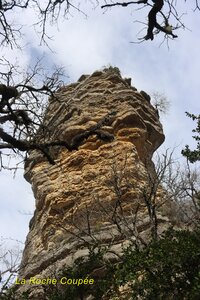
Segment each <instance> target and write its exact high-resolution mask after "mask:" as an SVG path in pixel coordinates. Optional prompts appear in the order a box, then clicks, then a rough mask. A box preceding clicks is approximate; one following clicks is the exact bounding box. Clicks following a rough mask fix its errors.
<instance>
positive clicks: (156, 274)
mask: <svg viewBox="0 0 200 300" xmlns="http://www.w3.org/2000/svg"><path fill="white" fill-rule="evenodd" d="M116 278H117V279H116V280H117V282H118V284H119V285H124V284H126V283H129V284H130V287H131V289H132V297H133V298H132V299H145V300H152V299H154V300H156V299H166V300H168V299H176V300H178V299H180V300H182V299H190V300H198V299H199V295H200V232H199V231H194V232H190V231H174V230H169V231H168V232H166V234H165V236H164V237H163V238H161V239H160V240H157V241H152V242H151V243H150V244H149V245H148V246H147V247H146V248H144V249H141V250H139V249H133V248H132V247H129V248H128V249H127V250H126V251H125V253H124V257H123V263H122V264H121V268H120V269H119V270H118V271H117V274H116Z"/></svg>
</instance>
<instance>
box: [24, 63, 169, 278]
mask: <svg viewBox="0 0 200 300" xmlns="http://www.w3.org/2000/svg"><path fill="white" fill-rule="evenodd" d="M145 95H147V94H146V93H145ZM147 98H148V97H147V96H145V97H144V92H143V93H140V92H138V91H137V89H136V88H135V87H133V86H131V85H130V79H129V80H127V79H123V78H122V77H121V75H120V72H119V70H118V69H117V68H107V69H104V70H103V71H96V72H94V73H93V74H92V75H82V76H81V77H80V79H79V80H78V82H76V83H73V84H70V85H67V86H64V87H62V88H61V89H60V90H59V91H58V92H57V98H56V99H50V100H49V105H48V108H47V111H46V114H45V116H44V122H43V125H42V126H41V128H40V129H39V131H38V136H37V137H36V138H38V139H40V140H42V141H46V142H52V141H54V140H62V141H66V142H68V143H73V142H74V139H75V138H76V137H77V135H79V134H81V133H84V132H87V130H88V129H90V128H95V126H97V124H99V125H98V126H97V127H98V128H97V129H98V133H95V132H94V134H92V135H90V136H88V137H87V138H85V139H84V140H83V141H81V144H80V146H79V147H78V148H77V149H74V150H73V151H69V150H67V149H66V147H64V146H59V145H58V146H54V147H51V149H50V152H49V153H50V155H51V157H52V158H53V160H54V161H55V164H54V165H53V164H50V163H49V161H48V159H47V158H46V157H45V156H44V155H43V154H42V153H41V152H40V151H36V150H34V151H31V152H30V153H29V157H28V159H27V161H26V164H25V178H26V179H27V180H28V181H29V182H30V183H31V185H32V189H33V192H34V196H35V201H36V202H35V203H36V209H35V213H34V216H33V218H32V220H31V221H30V231H29V233H28V236H27V239H26V244H25V249H24V253H23V259H22V263H21V269H20V277H21V278H26V279H28V278H30V277H32V276H36V275H37V276H39V277H44V276H45V277H49V276H51V274H53V272H54V274H55V273H57V272H58V271H59V270H61V269H62V268H63V267H64V266H65V265H70V264H72V263H73V261H74V260H75V259H76V258H78V257H80V256H85V255H87V254H88V248H87V245H88V244H92V243H98V244H105V245H110V246H109V247H110V249H112V253H111V252H110V259H112V258H113V257H114V256H115V254H113V253H115V252H116V253H117V255H120V253H121V252H120V251H121V246H122V245H123V244H126V243H128V241H129V240H130V239H136V231H135V230H136V229H135V228H137V234H138V235H139V234H140V237H141V239H146V238H148V235H149V234H150V229H151V224H150V219H149V216H148V209H147V207H146V204H145V201H144V199H143V194H142V191H143V188H144V186H145V184H146V183H147V181H148V178H149V177H151V178H153V176H154V175H155V174H154V165H153V163H152V160H151V159H152V155H153V153H154V151H155V150H156V149H157V148H158V147H159V146H160V145H161V143H162V142H163V141H164V135H163V131H162V126H161V124H160V122H159V118H158V115H157V111H156V109H155V108H154V107H153V106H152V105H151V103H150V98H148V99H147ZM102 120H103V121H102ZM93 126H94V127H93ZM138 211H139V213H137V212H138ZM136 213H137V218H135V217H134V216H136ZM136 219H137V220H136ZM133 220H135V221H134V222H135V223H134V222H133ZM165 222H166V218H165V217H162V215H161V214H160V215H159V216H158V224H162V223H163V224H164V223H165ZM134 225H136V226H135V227H134ZM108 256H109V254H108Z"/></svg>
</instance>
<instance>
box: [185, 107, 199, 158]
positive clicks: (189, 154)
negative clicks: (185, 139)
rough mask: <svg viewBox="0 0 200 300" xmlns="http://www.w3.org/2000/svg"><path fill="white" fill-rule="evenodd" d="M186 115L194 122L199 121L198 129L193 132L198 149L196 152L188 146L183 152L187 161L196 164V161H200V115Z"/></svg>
mask: <svg viewBox="0 0 200 300" xmlns="http://www.w3.org/2000/svg"><path fill="white" fill-rule="evenodd" d="M186 115H187V116H188V117H190V118H191V119H192V120H193V121H197V127H196V128H195V129H193V130H192V132H195V133H196V135H194V136H193V138H194V139H195V140H196V142H197V147H196V149H195V150H190V148H189V146H188V145H186V146H185V149H183V150H182V152H181V153H182V155H183V156H185V157H187V159H188V160H189V161H190V162H191V163H194V162H196V161H200V115H198V116H195V115H193V114H190V113H187V112H186Z"/></svg>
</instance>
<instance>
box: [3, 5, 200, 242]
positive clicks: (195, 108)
mask: <svg viewBox="0 0 200 300" xmlns="http://www.w3.org/2000/svg"><path fill="white" fill-rule="evenodd" d="M183 2H184V1H183ZM188 6H189V2H188ZM135 8H136V7H133V6H132V7H129V8H126V9H122V8H116V7H115V8H113V9H111V10H107V11H106V12H105V13H104V12H103V11H102V10H101V9H100V7H97V8H96V9H92V7H91V5H90V4H89V3H88V2H87V6H86V10H87V14H88V17H87V18H86V17H85V16H84V15H82V14H80V13H77V12H72V15H71V16H69V18H68V20H65V21H64V20H60V21H59V24H58V27H57V26H55V25H54V26H49V27H48V32H49V33H50V35H52V36H53V40H52V41H50V42H49V45H50V47H51V49H53V50H54V52H52V51H51V50H50V49H49V48H48V47H45V46H39V40H38V36H37V34H36V33H35V32H34V30H33V28H32V27H30V26H27V27H26V28H25V40H24V41H23V45H24V48H23V51H20V50H17V49H16V50H15V51H11V50H8V49H2V53H5V55H6V57H7V58H8V59H11V60H14V59H15V57H17V59H18V60H19V62H20V64H21V65H24V66H26V65H27V64H29V63H31V62H32V61H33V60H35V58H36V57H39V56H40V55H42V54H45V55H46V60H47V61H48V62H53V63H55V64H62V65H63V66H65V68H66V73H67V75H68V76H69V78H68V79H66V82H73V81H76V80H77V79H78V78H79V77H80V76H81V75H82V74H90V73H92V72H93V71H94V70H96V69H99V68H102V67H103V66H108V65H114V66H117V67H119V68H120V70H121V73H122V75H123V76H125V77H131V78H132V84H133V85H134V86H136V87H137V88H138V89H139V90H145V91H146V92H148V93H150V94H151V93H152V92H154V91H158V92H160V93H164V94H165V96H166V97H167V99H168V100H169V101H170V104H171V106H170V111H169V113H168V114H167V115H166V116H163V117H161V120H162V123H163V127H164V133H165V135H166V141H165V143H164V145H163V149H164V148H169V147H171V148H173V147H174V146H178V145H179V147H178V148H177V149H176V155H177V156H179V157H180V156H181V155H180V151H181V149H182V148H183V147H184V145H185V144H186V143H189V144H190V145H193V140H192V138H191V130H192V128H193V127H194V125H195V124H194V123H193V122H192V121H191V120H190V119H189V118H187V117H186V116H185V111H189V112H191V113H199V108H200V105H199V88H200V83H199V70H200V56H199V49H200V38H199V28H200V12H196V13H193V12H192V11H191V7H190V8H188V7H187V6H186V5H182V7H181V9H182V11H184V10H185V11H187V12H188V14H187V15H185V17H184V22H185V24H186V25H187V27H188V28H190V29H191V30H184V31H181V30H180V31H179V32H177V34H178V36H179V37H178V39H176V40H174V41H170V43H169V49H168V48H167V45H166V44H163V45H161V46H160V43H161V42H162V34H161V36H160V37H158V38H156V39H155V40H154V41H153V42H151V41H147V42H144V43H141V44H132V43H130V42H131V41H136V40H137V36H136V35H137V32H138V31H139V30H140V29H141V26H142V25H141V24H138V23H135V22H134V21H135V20H136V19H137V16H139V17H140V19H141V20H142V19H143V15H145V13H146V11H144V12H143V13H142V14H141V13H138V12H136V11H134V9H135ZM18 18H21V16H19V17H18ZM33 18H34V16H33V14H32V13H31V11H27V12H25V13H24V14H23V22H24V24H26V23H28V24H29V20H30V19H33ZM19 21H21V20H20V19H19ZM143 35H144V34H141V35H140V36H143ZM0 189H1V195H0V228H1V233H0V236H2V237H3V238H6V239H7V238H12V239H17V240H20V241H24V240H25V237H26V234H27V232H28V222H29V219H30V218H31V215H30V214H31V213H32V212H33V211H34V199H33V196H32V191H31V187H30V185H29V184H28V183H27V182H26V181H25V180H24V179H23V171H22V170H19V171H18V172H17V175H16V177H15V178H14V179H13V176H12V174H11V173H9V172H5V171H4V172H1V173H0Z"/></svg>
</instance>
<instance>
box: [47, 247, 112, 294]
mask: <svg viewBox="0 0 200 300" xmlns="http://www.w3.org/2000/svg"><path fill="white" fill-rule="evenodd" d="M104 252H105V250H104V249H102V248H95V249H89V256H88V258H87V259H86V258H83V257H80V258H78V259H77V260H76V261H75V262H74V265H73V267H68V268H66V269H65V270H63V271H62V272H61V273H60V274H59V278H62V277H66V278H71V279H78V278H82V279H85V278H88V279H90V278H91V279H94V284H92V285H90V284H88V285H84V284H83V285H79V286H78V285H73V284H71V285H63V286H62V287H60V286H57V287H52V286H51V287H47V290H46V295H48V299H49V300H72V299H83V297H84V295H88V294H91V295H93V296H94V297H95V299H96V300H100V299H102V296H103V294H104V293H105V292H106V291H107V290H108V288H109V284H110V281H109V278H108V276H109V271H107V272H106V276H105V277H104V278H98V276H97V278H93V275H92V273H93V270H94V269H98V268H101V267H103V266H105V268H106V265H105V263H104V262H103V254H104ZM108 266H109V263H108V265H107V268H108ZM90 274H91V276H90Z"/></svg>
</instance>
